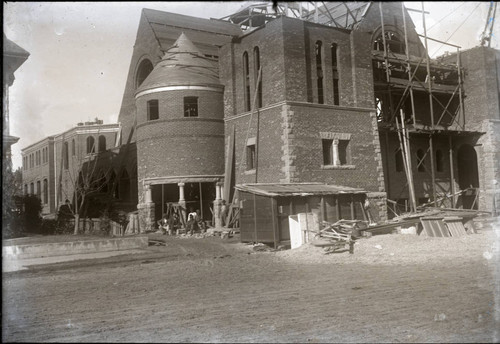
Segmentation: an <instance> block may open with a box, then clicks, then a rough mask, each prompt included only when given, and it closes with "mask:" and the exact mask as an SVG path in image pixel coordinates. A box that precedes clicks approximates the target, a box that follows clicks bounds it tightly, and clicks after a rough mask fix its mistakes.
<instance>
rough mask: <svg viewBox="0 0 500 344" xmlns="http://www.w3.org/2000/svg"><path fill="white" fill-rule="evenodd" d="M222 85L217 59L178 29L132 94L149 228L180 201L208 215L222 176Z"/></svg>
mask: <svg viewBox="0 0 500 344" xmlns="http://www.w3.org/2000/svg"><path fill="white" fill-rule="evenodd" d="M223 92H224V87H223V86H222V84H221V83H220V81H219V73H218V64H217V61H216V60H213V59H210V58H207V57H204V56H203V54H202V53H201V52H200V51H199V50H198V49H197V48H196V46H195V45H194V44H193V43H192V42H191V41H190V40H189V38H188V37H187V36H186V35H185V34H184V33H182V34H181V35H180V36H179V38H178V39H177V41H176V42H175V43H174V45H173V46H172V47H170V48H169V49H168V50H167V51H166V53H165V55H164V57H163V59H162V60H161V61H160V62H159V63H158V64H157V65H156V66H155V67H154V69H153V71H152V72H151V73H150V74H149V75H148V77H147V78H146V79H145V80H144V82H143V83H142V84H141V86H140V87H139V88H138V89H137V91H136V93H135V99H136V108H137V173H138V183H139V204H138V209H139V214H140V219H141V221H144V222H143V225H144V226H145V227H143V228H151V226H152V225H153V224H154V223H155V221H156V220H158V219H159V218H161V216H162V214H163V213H165V212H166V210H167V204H168V203H178V204H179V205H180V206H181V208H182V209H183V210H187V211H191V210H192V211H194V210H197V209H199V210H200V212H201V214H202V217H203V218H204V219H206V220H209V219H210V218H211V211H210V205H211V204H212V202H213V201H214V200H215V199H217V198H219V196H218V195H220V193H219V192H217V191H220V190H216V189H217V188H218V185H220V183H218V182H221V181H222V179H223V175H224V105H223Z"/></svg>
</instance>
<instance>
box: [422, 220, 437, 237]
mask: <svg viewBox="0 0 500 344" xmlns="http://www.w3.org/2000/svg"><path fill="white" fill-rule="evenodd" d="M420 222H421V223H422V226H423V227H424V231H425V233H426V234H427V236H430V237H433V236H434V230H433V229H432V225H431V223H430V221H428V220H423V219H420Z"/></svg>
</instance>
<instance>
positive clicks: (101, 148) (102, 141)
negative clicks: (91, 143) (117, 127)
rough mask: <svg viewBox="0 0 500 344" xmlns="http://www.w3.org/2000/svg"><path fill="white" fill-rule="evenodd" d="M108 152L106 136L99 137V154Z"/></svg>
mask: <svg viewBox="0 0 500 344" xmlns="http://www.w3.org/2000/svg"><path fill="white" fill-rule="evenodd" d="M105 150H106V137H105V136H104V135H100V136H99V152H104V151H105Z"/></svg>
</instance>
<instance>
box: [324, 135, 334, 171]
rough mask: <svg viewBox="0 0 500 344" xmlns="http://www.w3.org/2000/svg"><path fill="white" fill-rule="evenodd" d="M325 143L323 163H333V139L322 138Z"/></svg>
mask: <svg viewBox="0 0 500 344" xmlns="http://www.w3.org/2000/svg"><path fill="white" fill-rule="evenodd" d="M322 144H323V165H333V146H332V144H333V140H327V139H323V140H322Z"/></svg>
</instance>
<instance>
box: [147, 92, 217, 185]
mask: <svg viewBox="0 0 500 344" xmlns="http://www.w3.org/2000/svg"><path fill="white" fill-rule="evenodd" d="M185 96H196V97H198V117H184V97H185ZM151 99H158V100H159V119H158V120H153V121H146V118H147V101H148V100H151ZM137 109H138V125H137V154H138V161H137V163H138V165H137V169H138V176H139V181H140V180H142V179H143V178H153V177H164V176H188V175H189V176H195V175H221V174H224V121H223V101H222V92H214V91H193V90H184V91H183V90H178V91H167V92H160V93H152V94H147V95H145V96H141V97H139V98H138V99H137Z"/></svg>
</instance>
